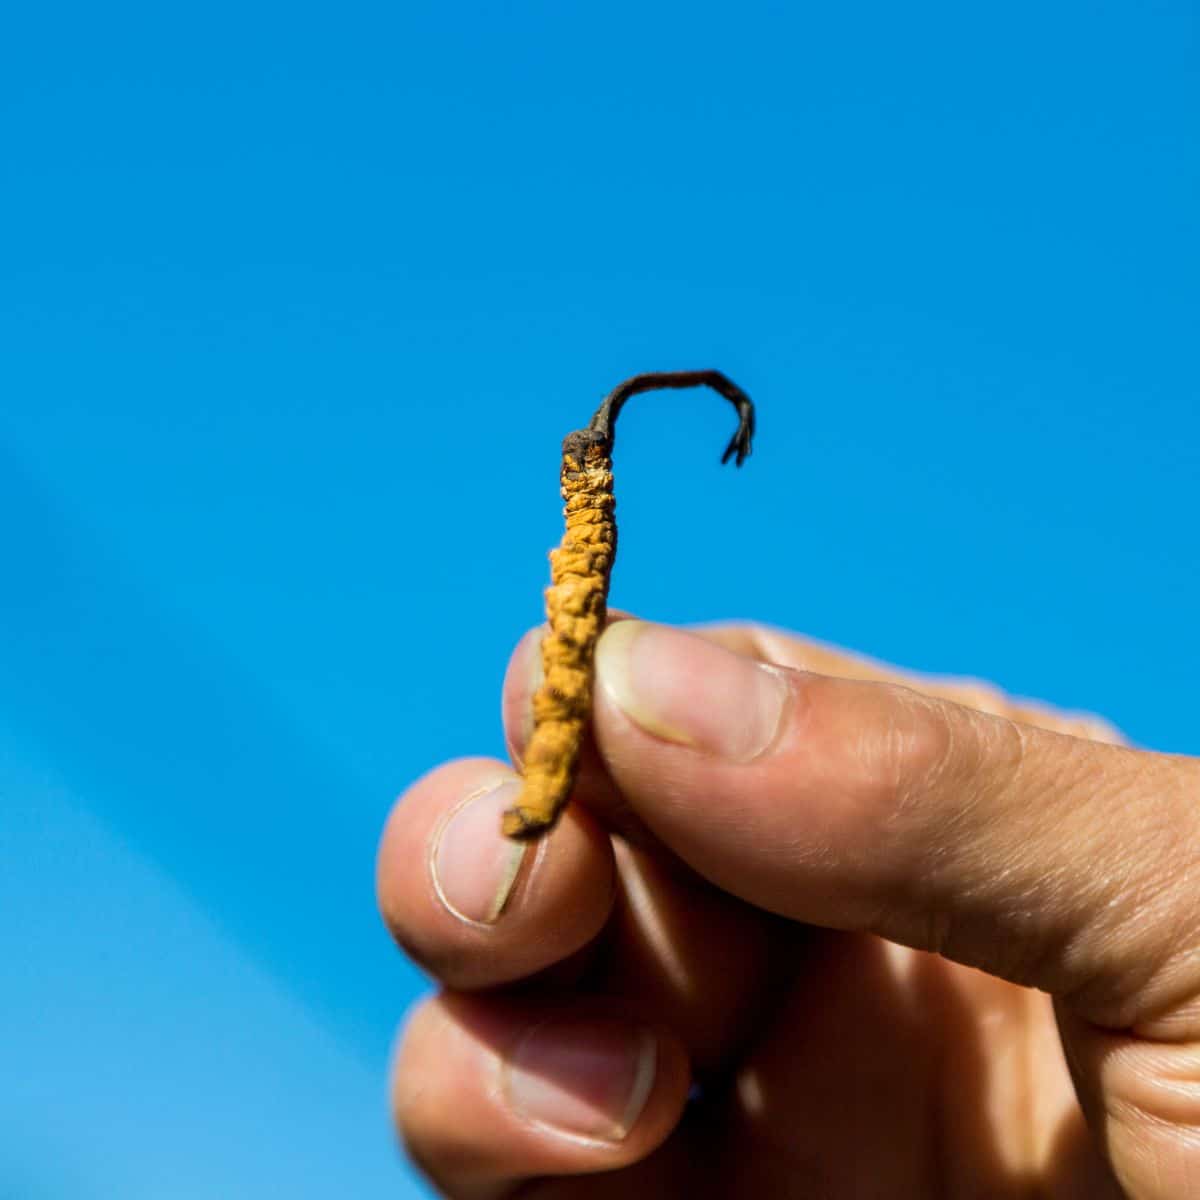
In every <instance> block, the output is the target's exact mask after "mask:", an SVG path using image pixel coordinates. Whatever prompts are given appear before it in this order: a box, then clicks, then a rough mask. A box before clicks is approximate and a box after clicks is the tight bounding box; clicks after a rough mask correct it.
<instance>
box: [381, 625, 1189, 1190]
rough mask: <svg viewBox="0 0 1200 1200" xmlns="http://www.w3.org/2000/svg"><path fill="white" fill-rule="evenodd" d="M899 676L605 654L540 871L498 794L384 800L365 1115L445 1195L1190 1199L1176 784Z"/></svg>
mask: <svg viewBox="0 0 1200 1200" xmlns="http://www.w3.org/2000/svg"><path fill="white" fill-rule="evenodd" d="M536 636H537V635H536V633H535V634H533V635H530V636H529V637H527V638H526V639H525V640H524V642H523V643H522V644H521V646H519V647H518V650H517V653H516V655H515V656H514V659H513V663H512V664H511V666H510V669H509V674H508V679H507V681H506V685H505V696H504V712H505V718H506V728H507V731H508V736H509V740H510V746H511V749H512V752H513V754H514V757H515V759H516V761H518V762H519V755H520V750H521V746H522V744H523V740H524V738H525V736H526V735H527V732H528V726H527V722H528V715H527V713H528V701H529V697H530V694H531V691H532V688H533V687H534V686H535V682H536V680H535V671H536V665H535V664H536V662H537V654H536ZM763 664H773V665H763ZM814 672H820V673H814ZM900 678H901V677H900V676H899V675H898V674H896V673H895V672H890V671H888V670H886V669H884V668H881V667H877V666H875V665H873V664H869V663H866V662H863V661H861V660H856V659H851V658H848V657H846V656H843V655H840V654H837V653H835V652H833V651H831V650H828V649H825V648H822V647H817V646H814V645H812V644H810V643H807V642H804V641H802V640H799V639H796V638H792V637H788V636H785V635H782V634H779V633H775V632H771V631H766V630H762V629H755V628H745V627H722V628H714V629H709V630H706V631H701V632H699V633H684V632H681V631H677V630H673V629H668V628H664V627H660V626H652V625H645V624H642V623H640V622H634V621H620V622H618V623H616V624H614V625H612V626H610V628H609V629H608V630H607V631H606V633H605V635H604V637H603V638H602V639H601V641H600V645H599V649H598V655H597V681H596V700H595V714H594V733H595V745H594V746H592V747H589V748H588V750H587V752H586V754H585V762H584V765H583V768H582V771H581V776H580V780H579V784H578V786H577V789H576V796H577V802H576V803H573V804H572V805H571V806H570V807H569V809H568V810H567V812H566V814H565V816H564V818H563V820H562V821H561V822H560V824H559V826H558V828H557V829H556V830H555V832H554V833H553V834H552V835H551V837H550V838H549V839H548V840H547V841H545V842H543V843H540V844H537V845H535V846H533V847H531V848H529V849H526V850H522V848H521V847H519V846H517V845H516V844H514V843H507V842H505V841H503V840H502V839H501V837H500V835H499V832H498V824H499V815H500V813H501V811H502V810H503V809H504V808H505V807H506V806H507V805H508V804H509V803H511V801H512V798H513V796H514V795H515V793H516V791H517V789H518V788H519V782H518V781H517V779H516V777H515V776H514V775H513V773H512V771H511V770H510V769H509V768H508V767H506V766H505V765H504V764H501V763H499V762H492V761H484V760H479V759H473V760H464V761H459V762H454V763H451V764H449V765H446V766H443V767H440V768H438V769H437V770H435V771H434V772H432V773H431V774H430V775H428V776H426V777H425V778H424V779H422V780H421V781H419V782H418V783H417V784H415V785H414V786H413V788H412V789H411V790H410V791H409V793H408V794H407V796H406V797H405V799H404V801H403V803H402V804H400V805H398V806H397V808H396V809H395V811H394V812H393V814H392V817H391V819H390V821H389V824H388V827H387V830H386V832H385V834H384V838H383V843H382V846H381V849H380V856H379V877H378V884H379V896H380V904H381V908H382V911H383V914H384V917H385V919H386V921H387V923H388V925H389V926H390V928H391V929H392V930H393V932H394V934H395V936H396V937H397V938H398V940H399V941H400V943H401V945H403V946H404V947H405V948H406V949H407V950H408V951H409V952H410V953H411V954H412V955H413V956H414V957H415V958H416V959H417V960H418V961H419V962H420V963H422V964H423V965H424V966H425V967H426V968H427V969H428V970H429V971H431V972H432V973H433V974H434V975H435V976H436V977H437V978H438V979H439V980H440V981H441V983H442V985H443V990H442V991H441V993H440V994H439V995H437V996H436V997H434V998H433V999H431V1000H429V1001H427V1002H426V1003H424V1004H423V1005H422V1006H421V1007H419V1008H418V1009H417V1011H416V1012H415V1014H414V1015H413V1016H412V1018H411V1020H410V1022H409V1025H408V1028H407V1030H406V1032H405V1035H404V1038H403V1041H402V1044H401V1047H400V1050H399V1054H398V1059H397V1064H396V1071H395V1077H394V1086H393V1100H394V1108H395V1113H396V1119H397V1122H398V1125H399V1128H400V1130H401V1133H402V1135H403V1137H404V1138H405V1140H406V1142H407V1144H408V1146H409V1148H410V1151H411V1153H412V1154H413V1156H414V1157H415V1158H416V1160H417V1161H418V1162H419V1163H420V1164H421V1165H422V1167H423V1168H424V1169H425V1170H426V1171H427V1172H428V1173H429V1175H430V1176H431V1177H432V1178H433V1179H434V1180H435V1182H436V1183H437V1184H438V1185H439V1186H440V1187H441V1188H443V1189H444V1190H445V1192H446V1194H448V1195H449V1196H452V1197H457V1198H462V1200H493V1198H496V1200H500V1198H504V1197H512V1196H517V1195H519V1196H521V1197H523V1198H524V1197H537V1198H539V1200H542V1198H550V1197H567V1196H569V1197H597V1198H600V1197H604V1198H607V1197H613V1198H617V1200H636V1198H640V1197H659V1196H662V1197H676V1196H679V1197H684V1196H686V1197H693V1196H697V1197H714V1198H715V1197H740V1196H747V1197H749V1196H753V1197H755V1200H772V1198H773V1197H791V1196H804V1197H817V1196H819V1197H854V1198H856V1200H865V1198H868V1197H906V1198H907V1197H925V1196H934V1195H940V1196H948V1197H959V1196H971V1197H976V1196H985V1195H986V1196H1009V1195H1012V1196H1018V1195H1020V1196H1027V1195H1033V1194H1037V1195H1053V1196H1056V1197H1078V1198H1080V1200H1083V1198H1087V1200H1096V1198H1099V1197H1105V1196H1119V1195H1122V1194H1127V1195H1129V1196H1131V1197H1136V1198H1138V1200H1142V1198H1145V1200H1151V1198H1154V1200H1158V1198H1163V1200H1168V1198H1169V1200H1181V1198H1182V1197H1186V1196H1192V1195H1197V1196H1200V1136H1198V1134H1197V1130H1200V763H1197V761H1195V760H1191V759H1184V758H1174V757H1169V756H1166V755H1160V754H1152V753H1146V752H1141V751H1136V750H1132V749H1129V748H1127V747H1124V746H1121V745H1118V744H1114V743H1115V742H1116V741H1117V739H1116V738H1115V736H1114V735H1113V734H1112V732H1111V730H1109V729H1108V727H1107V726H1105V725H1104V724H1103V723H1101V722H1099V721H1096V720H1092V719H1087V718H1075V719H1072V718H1067V717H1058V716H1056V715H1054V714H1053V713H1051V712H1050V711H1049V710H1043V709H1037V708H1031V707H1021V706H1018V705H1012V704H1010V703H1009V702H1007V701H1005V700H1004V699H1003V698H1002V697H1001V696H999V695H998V694H997V693H995V692H993V691H990V690H988V689H985V688H983V687H981V686H980V685H975V684H956V683H953V682H940V683H939V682H933V681H915V680H912V679H909V680H907V681H906V682H907V686H903V685H902V684H901V683H899V682H897V681H898V680H899V679H900ZM693 1084H695V1085H696V1086H694V1087H693ZM689 1089H691V1094H690V1098H689ZM1118 1181H1119V1182H1118ZM1122 1188H1123V1189H1124V1192H1122V1190H1121V1189H1122Z"/></svg>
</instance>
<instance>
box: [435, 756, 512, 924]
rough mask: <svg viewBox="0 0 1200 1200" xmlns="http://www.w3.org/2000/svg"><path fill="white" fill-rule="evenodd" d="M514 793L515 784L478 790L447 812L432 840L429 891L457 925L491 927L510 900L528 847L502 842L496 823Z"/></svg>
mask: <svg viewBox="0 0 1200 1200" xmlns="http://www.w3.org/2000/svg"><path fill="white" fill-rule="evenodd" d="M520 792H521V781H520V780H519V779H510V780H505V781H504V782H502V783H499V784H493V785H491V786H490V787H485V788H480V789H479V790H478V791H476V792H472V793H471V794H470V795H469V796H465V797H464V798H463V799H462V800H461V801H460V802H459V803H458V805H457V806H456V807H455V808H453V809H452V810H451V811H450V813H449V814H448V815H447V816H446V819H445V820H444V821H443V822H442V824H441V825H440V826H439V828H438V831H437V833H436V834H435V835H434V839H433V845H432V849H431V853H430V872H431V874H432V875H433V886H434V890H435V891H436V892H437V894H438V898H439V899H440V900H441V902H442V903H443V904H444V905H445V906H446V908H448V909H449V910H450V912H451V913H453V914H454V916H456V917H458V919H459V920H460V921H467V922H469V923H470V924H472V925H494V924H495V923H496V922H497V921H498V920H499V919H500V917H501V916H502V915H503V913H504V910H505V908H506V907H507V906H508V902H509V900H510V899H511V898H512V894H513V890H514V888H515V887H516V884H517V877H518V875H519V874H520V871H521V865H522V864H523V863H524V861H525V855H526V852H527V851H529V850H530V849H531V847H530V845H529V844H528V843H522V842H514V841H512V840H511V839H510V838H506V837H504V836H502V835H501V833H500V817H501V815H502V814H503V812H504V810H505V809H506V808H508V807H510V806H511V805H512V803H513V802H514V801H515V800H516V798H517V796H518V795H519V794H520Z"/></svg>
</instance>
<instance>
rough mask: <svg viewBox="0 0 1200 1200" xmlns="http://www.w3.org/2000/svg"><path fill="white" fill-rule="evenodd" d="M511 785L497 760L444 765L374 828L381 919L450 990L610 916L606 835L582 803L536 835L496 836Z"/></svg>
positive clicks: (529, 962) (515, 971)
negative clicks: (378, 836) (530, 838)
mask: <svg viewBox="0 0 1200 1200" xmlns="http://www.w3.org/2000/svg"><path fill="white" fill-rule="evenodd" d="M519 790H520V779H519V777H518V776H516V775H514V774H513V772H512V771H511V770H510V769H508V768H507V767H505V766H503V765H502V764H500V763H496V762H493V761H491V760H487V759H465V760H461V761H459V762H455V763H450V764H447V765H445V766H443V767H440V768H438V769H437V770H435V771H433V772H431V773H430V774H429V775H427V776H425V777H424V778H422V779H420V780H418V781H417V783H415V784H414V785H413V786H412V788H410V789H409V791H408V792H407V793H406V794H405V795H404V796H403V797H402V798H401V800H400V802H399V803H397V805H396V806H395V808H394V809H393V811H392V814H391V816H390V817H389V820H388V823H387V826H386V828H385V830H384V835H383V838H382V841H381V843H380V848H379V855H378V862H377V871H376V881H377V883H376V887H377V894H378V901H379V908H380V912H381V914H382V916H383V919H384V923H385V924H386V925H387V927H388V929H389V930H390V931H391V933H392V935H393V937H394V938H395V939H396V941H397V942H399V944H400V945H401V946H402V947H403V948H404V949H405V950H406V951H407V952H408V953H409V954H410V955H411V956H412V957H413V958H414V959H415V960H416V961H417V962H418V963H420V964H421V965H422V966H423V967H424V968H425V969H426V970H428V971H430V972H431V973H432V974H434V975H435V976H437V977H438V978H439V979H440V980H442V981H443V982H444V983H447V984H449V985H451V986H454V987H458V988H472V987H484V986H493V985H495V984H499V983H504V982H510V981H512V980H515V979H519V978H523V977H524V976H527V975H530V974H532V973H534V972H537V971H540V970H542V969H544V968H546V967H548V966H551V965H553V964H554V963H557V962H559V961H561V960H563V959H565V958H567V957H569V956H570V955H572V954H574V953H575V952H576V951H578V950H579V949H580V948H581V947H583V946H585V945H586V944H587V943H588V942H589V941H591V939H592V938H593V937H595V935H596V934H597V933H598V932H599V930H600V929H601V927H602V926H603V924H604V922H605V920H606V919H607V917H608V913H609V910H610V908H611V905H612V899H613V894H614V889H615V868H614V864H613V857H612V847H611V844H610V842H609V840H608V838H607V837H606V836H605V835H604V834H603V833H602V832H601V831H600V830H599V829H598V828H597V826H596V824H595V822H594V821H592V820H591V819H590V818H589V817H588V815H587V814H586V813H585V812H582V811H569V812H568V813H566V814H565V815H564V817H563V819H562V820H561V821H560V822H559V823H558V826H557V827H556V828H555V830H554V831H553V832H552V833H551V834H550V835H548V836H547V837H545V838H543V839H541V841H540V842H538V843H535V844H525V845H521V844H520V843H516V842H513V841H511V840H510V839H508V838H505V837H504V836H503V835H502V834H501V831H500V822H501V817H502V814H503V812H504V810H505V809H506V808H507V807H508V806H509V805H510V804H511V803H512V801H513V799H515V797H516V795H517V794H518V793H519Z"/></svg>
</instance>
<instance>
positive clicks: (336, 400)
mask: <svg viewBox="0 0 1200 1200" xmlns="http://www.w3.org/2000/svg"><path fill="white" fill-rule="evenodd" d="M1197 20H1198V18H1197V14H1196V9H1195V7H1194V5H1192V4H1190V3H1187V2H1184V0H1177V2H1171V0H1164V2H1162V3H1150V4H1144V5H1137V6H1131V5H1117V4H1091V3H1088V4H1084V3H1073V2H1071V0H1067V2H1066V3H1060V4H1055V5H1045V4H1042V3H1036V4H1035V3H1026V2H1022V0H1017V2H1015V3H1010V4H1006V5H1003V6H992V7H982V8H981V7H980V6H976V5H963V4H961V3H948V2H947V3H930V4H923V5H917V6H915V7H914V6H911V5H895V4H886V3H866V2H864V3H846V4H840V5H790V4H766V3H743V4H739V5H737V6H731V5H726V4H722V5H716V4H706V3H696V2H694V0H693V2H691V3H688V4H657V5H647V4H645V3H644V2H643V3H626V2H623V0H617V2H615V3H614V2H612V0H609V2H608V3H606V4H604V5H588V6H585V5H573V4H564V3H521V4H515V5H499V4H496V5H482V4H477V3H469V4H457V5H448V4H426V3H421V4H369V3H360V2H350V3H346V4H342V5H340V6H320V7H318V6H313V5H308V4H303V3H301V4H289V5H282V4H271V3H263V4H257V5H250V6H246V5H241V4H238V5H233V4H228V3H222V2H219V0H218V2H216V3H210V4H206V5H162V4H153V5H151V4H145V5H136V4H117V5H87V6H84V5H74V4H55V3H52V2H51V3H47V4H42V5H25V6H22V8H21V9H20V10H18V11H12V12H9V13H8V14H7V16H6V18H5V27H6V28H5V32H4V34H3V36H2V38H0V119H2V132H3V154H2V156H0V217H2V221H0V534H2V542H0V545H2V547H3V560H2V561H3V567H2V579H0V1195H3V1196H4V1197H6V1198H7V1197H10V1196H11V1197H14V1198H16V1200H26V1198H38V1200H41V1198H46V1200H48V1198H56V1197H71V1198H72V1200H78V1198H80V1197H84V1198H88V1200H90V1198H92V1197H113V1198H119V1200H139V1198H142V1197H146V1198H153V1200H161V1198H162V1197H172V1198H173V1200H188V1198H190V1197H214V1196H222V1197H226V1196H231V1197H241V1196H246V1197H251V1196H253V1197H264V1196H276V1195H278V1196H283V1195H286V1196H288V1197H330V1196H355V1197H397V1196H405V1195H418V1194H424V1192H423V1188H422V1185H420V1184H419V1183H418V1182H417V1181H416V1179H415V1176H414V1175H412V1174H411V1172H410V1171H409V1169H408V1168H407V1167H405V1166H404V1165H403V1163H402V1161H401V1159H400V1158H399V1156H398V1154H397V1152H396V1150H395V1148H394V1145H393V1142H392V1135H391V1132H390V1128H389V1122H388V1118H387V1115H386V1103H385V1082H384V1081H385V1075H386V1060H387V1055H388V1052H389V1045H390V1043H391V1040H392V1038H393V1036H394V1030H395V1028H396V1026H397V1023H398V1022H399V1020H400V1019H401V1017H402V1014H403V1012H404V1010H405V1008H406V1006H407V1005H408V1004H409V1003H410V1002H411V1000H412V998H413V997H414V995H415V994H416V993H417V992H418V990H419V989H421V988H422V987H423V986H424V985H423V983H422V981H421V980H420V978H419V976H418V975H417V973H416V972H415V971H414V970H413V969H412V968H410V967H408V966H406V965H405V963H404V962H403V960H402V959H401V957H400V955H399V954H398V953H397V952H395V951H394V950H393V948H392V947H391V946H390V944H389V942H388V939H387V937H386V935H385V934H384V933H383V931H382V929H381V928H380V926H379V924H378V921H377V918H376V916H375V913H374V903H373V854H374V845H375V840H376V837H377V834H378V831H379V828H380V826H381V824H382V822H383V820H384V817H385V815H386V812H387V810H388V807H389V805H390V802H391V800H392V798H393V796H394V795H395V794H396V793H397V792H398V791H399V790H400V789H401V788H403V787H404V786H405V785H406V784H407V783H408V782H409V781H410V780H412V779H413V778H414V777H415V776H416V775H418V774H419V773H421V772H422V771H424V770H426V769H427V768H429V767H431V766H432V765H433V764H435V763H437V762H438V761H439V760H441V759H443V758H445V757H447V756H451V755H458V754H464V753H479V752H483V753H500V752H501V749H502V740H501V735H500V728H499V720H498V713H497V709H498V689H499V684H500V679H501V676H502V672H503V668H504V663H505V660H506V658H507V654H508V651H509V648H510V647H511V645H512V643H513V642H514V641H515V639H516V638H517V637H518V635H519V634H520V633H521V632H522V631H523V630H524V629H525V628H526V627H527V626H528V625H530V624H532V623H535V622H536V621H538V620H539V619H540V592H541V588H542V586H543V585H544V583H545V580H546V575H547V567H546V562H545V552H546V550H547V548H548V547H549V546H551V545H552V544H554V543H555V542H556V541H557V539H558V535H559V527H560V517H559V501H558V498H557V469H558V464H557V454H558V444H559V439H560V438H561V436H562V434H563V433H565V432H566V431H567V430H568V429H571V428H573V427H575V426H577V425H579V424H582V423H583V422H584V421H586V419H587V417H588V416H589V415H590V413H591V410H592V408H593V406H594V404H595V402H596V401H597V400H598V399H599V397H600V395H601V394H602V393H603V392H604V391H606V390H607V389H608V388H609V387H610V386H612V385H613V384H614V383H616V382H617V381H618V380H619V379H622V378H624V377H625V376H626V375H628V374H631V373H633V372H635V371H639V370H646V369H663V368H680V367H693V366H710V365H711V366H717V367H720V368H721V369H723V370H724V371H726V372H727V373H728V374H730V375H731V376H732V377H733V378H734V379H736V380H737V381H738V382H740V383H741V384H742V385H743V386H744V387H745V388H746V389H747V390H748V391H749V392H750V393H751V394H752V395H753V396H754V397H755V399H756V400H757V401H758V404H759V408H760V424H759V431H760V434H759V441H758V444H757V447H756V450H755V454H754V457H753V459H751V461H750V462H749V464H748V465H747V466H746V468H745V469H744V470H742V471H740V472H735V471H733V470H732V469H728V468H727V469H725V470H720V469H719V468H718V467H717V465H716V463H717V458H718V456H719V453H720V450H721V449H722V447H723V446H724V443H725V440H726V438H727V436H728V434H729V432H730V427H731V419H732V414H731V412H730V411H729V409H728V407H727V406H726V405H725V404H724V403H723V402H720V401H718V400H717V399H715V398H713V397H711V396H704V395H701V394H700V393H695V392H690V393H679V394H671V395H661V396H655V397H643V398H641V399H640V400H638V401H635V402H634V403H633V404H631V405H630V408H629V410H628V412H627V413H626V415H625V416H624V417H623V418H622V429H621V438H620V443H619V446H618V451H617V453H618V473H619V478H618V492H619V504H620V513H621V518H622V540H621V559H620V562H619V563H618V566H617V570H616V574H615V577H614V588H613V601H614V603H616V604H619V605H621V606H622V607H626V608H629V609H633V610H636V611H638V612H640V613H642V614H644V615H647V616H651V617H655V618H660V619H668V620H699V619H710V618H719V617H753V618H758V619H761V620H765V621H771V622H775V623H778V624H781V625H785V626H789V627H794V628H797V629H801V630H804V631H806V632H809V633H811V634H814V635H816V636H819V637H822V638H826V639H829V640H833V641H838V642H843V643H846V644H848V645H851V646H855V647H858V648H860V649H862V650H865V651H867V652H869V653H871V654H874V655H877V656H880V657H884V658H888V659H891V660H894V661H897V662H900V663H904V664H907V665H910V666H914V667H918V668H922V669H926V670H938V671H942V670H944V671H953V672H969V673H973V674H978V675H981V676H987V677H991V678H993V679H995V680H997V681H998V682H1000V683H1001V684H1003V685H1004V686H1005V687H1007V688H1009V689H1012V690H1015V691H1017V692H1020V693H1024V694H1030V695H1035V696H1042V697H1046V698H1048V699H1052V700H1055V701H1057V702H1059V703H1062V704H1065V705H1069V706H1081V707H1090V708H1094V709H1096V710H1099V711H1101V712H1103V713H1105V714H1107V715H1109V716H1110V717H1111V718H1112V719H1114V720H1115V721H1117V722H1118V723H1119V724H1120V725H1122V726H1123V727H1124V728H1125V729H1126V730H1127V731H1128V732H1129V734H1130V735H1131V736H1132V737H1133V738H1135V739H1136V740H1138V741H1140V742H1143V743H1146V744H1149V745H1153V746H1156V747H1161V748H1166V749H1170V750H1176V751H1192V752H1194V751H1196V750H1198V749H1200V737H1198V736H1197V732H1196V711H1197V705H1196V688H1195V681H1196V678H1197V675H1198V673H1200V644H1198V640H1197V626H1196V618H1197V612H1198V611H1200V570H1198V568H1197V561H1196V515H1197V493H1198V490H1200V478H1198V472H1197V467H1198V461H1197V460H1198V457H1200V454H1198V450H1197V446H1198V444H1200V417H1198V415H1197V413H1198V411H1200V405H1198V402H1200V388H1198V386H1197V385H1198V382H1200V372H1198V368H1197V353H1196V330H1197V329H1198V328H1200V290H1198V287H1197V280H1198V279H1200V238H1198V235H1197V219H1196V214H1197V212H1200V204H1198V199H1200V186H1198V184H1200V155H1198V152H1197V128H1198V126H1197V117H1198V116H1200V112H1198V108H1200V87H1198V74H1200V68H1198V63H1200V56H1198V54H1197V50H1198V48H1200V46H1198V38H1197ZM668 441H669V442H670V444H671V446H672V447H674V448H676V449H677V450H678V455H677V456H673V457H672V458H671V459H670V460H666V459H664V458H663V456H662V455H661V453H660V451H661V449H662V447H663V446H664V445H665V444H666V443H667V442H668ZM697 518H703V519H702V520H700V519H697Z"/></svg>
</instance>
